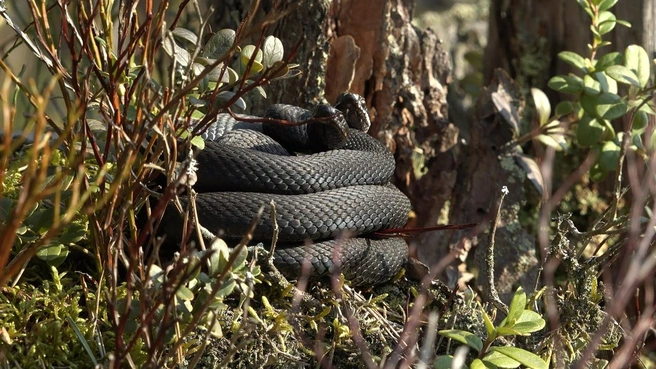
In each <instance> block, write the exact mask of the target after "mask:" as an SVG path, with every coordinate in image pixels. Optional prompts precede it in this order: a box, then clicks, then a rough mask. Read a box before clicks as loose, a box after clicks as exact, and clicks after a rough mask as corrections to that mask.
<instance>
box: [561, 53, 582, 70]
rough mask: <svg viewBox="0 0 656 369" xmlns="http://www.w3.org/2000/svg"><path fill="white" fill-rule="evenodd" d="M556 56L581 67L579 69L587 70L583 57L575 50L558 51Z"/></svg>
mask: <svg viewBox="0 0 656 369" xmlns="http://www.w3.org/2000/svg"><path fill="white" fill-rule="evenodd" d="M558 58H559V59H560V60H562V61H564V62H565V63H567V64H570V65H573V66H575V67H577V68H579V69H581V71H583V72H586V71H587V68H586V62H585V59H584V58H583V57H582V56H581V55H579V54H577V53H575V52H572V51H561V52H560V53H558Z"/></svg>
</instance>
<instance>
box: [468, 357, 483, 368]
mask: <svg viewBox="0 0 656 369" xmlns="http://www.w3.org/2000/svg"><path fill="white" fill-rule="evenodd" d="M469 368H470V369H486V368H487V366H486V365H485V364H484V363H483V362H482V361H481V359H474V361H472V363H471V365H470V366H469Z"/></svg>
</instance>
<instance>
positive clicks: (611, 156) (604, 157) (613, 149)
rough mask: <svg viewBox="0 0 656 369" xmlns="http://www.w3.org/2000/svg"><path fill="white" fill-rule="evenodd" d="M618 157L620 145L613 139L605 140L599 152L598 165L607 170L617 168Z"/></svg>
mask: <svg viewBox="0 0 656 369" xmlns="http://www.w3.org/2000/svg"><path fill="white" fill-rule="evenodd" d="M619 158H620V147H619V146H618V145H617V144H616V143H615V142H614V141H607V142H606V143H604V146H603V147H602V148H601V153H600V154H599V166H600V168H601V169H603V170H605V171H607V172H610V171H613V170H615V169H617V165H618V160H619Z"/></svg>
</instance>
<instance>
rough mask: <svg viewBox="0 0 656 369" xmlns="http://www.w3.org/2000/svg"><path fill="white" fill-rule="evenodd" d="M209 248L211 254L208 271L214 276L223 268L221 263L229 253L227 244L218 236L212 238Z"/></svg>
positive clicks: (226, 258)
mask: <svg viewBox="0 0 656 369" xmlns="http://www.w3.org/2000/svg"><path fill="white" fill-rule="evenodd" d="M210 250H211V251H212V254H211V255H210V260H209V261H210V262H209V268H208V273H209V274H210V275H212V276H215V275H217V274H219V273H221V272H222V271H223V268H225V266H224V265H222V264H223V263H224V262H225V261H227V260H228V255H230V249H229V248H228V245H227V244H226V243H225V241H223V240H222V239H220V238H216V239H214V241H212V244H211V245H210Z"/></svg>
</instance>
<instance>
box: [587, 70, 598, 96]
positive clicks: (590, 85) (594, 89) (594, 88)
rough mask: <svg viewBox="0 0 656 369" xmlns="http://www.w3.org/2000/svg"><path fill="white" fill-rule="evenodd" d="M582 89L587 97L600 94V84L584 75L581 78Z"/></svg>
mask: <svg viewBox="0 0 656 369" xmlns="http://www.w3.org/2000/svg"><path fill="white" fill-rule="evenodd" d="M583 89H584V90H585V93H586V94H588V95H599V94H600V93H601V84H600V83H599V82H598V81H597V80H595V79H594V78H592V77H591V76H590V75H589V74H586V75H585V76H583Z"/></svg>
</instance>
